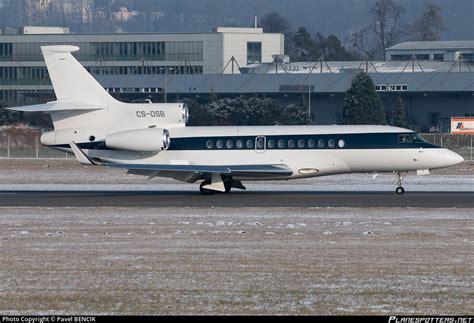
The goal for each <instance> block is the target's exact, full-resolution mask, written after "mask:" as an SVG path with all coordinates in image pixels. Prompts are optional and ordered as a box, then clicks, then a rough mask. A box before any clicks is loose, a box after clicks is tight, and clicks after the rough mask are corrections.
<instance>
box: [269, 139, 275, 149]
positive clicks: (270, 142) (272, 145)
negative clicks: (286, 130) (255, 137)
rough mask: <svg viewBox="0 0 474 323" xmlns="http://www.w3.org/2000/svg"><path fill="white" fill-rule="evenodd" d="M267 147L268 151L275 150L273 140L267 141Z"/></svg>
mask: <svg viewBox="0 0 474 323" xmlns="http://www.w3.org/2000/svg"><path fill="white" fill-rule="evenodd" d="M267 146H268V148H270V149H272V148H275V140H273V139H270V140H268V142H267Z"/></svg>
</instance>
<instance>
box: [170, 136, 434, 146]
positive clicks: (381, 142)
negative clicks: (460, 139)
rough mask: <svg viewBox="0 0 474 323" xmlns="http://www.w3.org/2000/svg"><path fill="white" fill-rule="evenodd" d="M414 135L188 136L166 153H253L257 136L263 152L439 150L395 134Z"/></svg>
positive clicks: (173, 140)
mask: <svg viewBox="0 0 474 323" xmlns="http://www.w3.org/2000/svg"><path fill="white" fill-rule="evenodd" d="M401 134H406V135H412V136H413V135H414V133H363V134H329V135H310V134H309V135H308V134H305V135H270V136H263V135H262V136H218V137H189V138H171V143H170V147H169V148H168V150H255V139H256V138H257V137H265V138H266V150H281V149H292V150H293V149H294V150H298V149H407V148H411V149H413V148H440V147H439V146H436V145H433V144H430V143H428V142H425V141H416V142H410V143H408V142H399V135H401ZM310 139H313V140H314V142H315V145H314V147H312V148H310V147H308V141H309V140H310ZM331 139H333V140H334V147H328V142H329V140H331ZM341 139H342V140H343V141H344V146H343V147H339V145H338V143H339V140H341ZM208 140H212V142H213V146H212V147H211V148H208V147H207V146H206V144H207V141H208ZM219 140H222V144H223V146H222V147H221V148H218V147H217V141H219ZM228 140H232V141H233V142H232V148H227V146H226V144H227V141H228ZM237 140H242V141H243V147H242V148H237V147H236V142H237ZM248 140H251V141H252V142H253V144H252V146H251V147H247V146H246V142H247V141H248ZM270 140H273V142H274V146H273V147H272V148H269V145H268V142H269V141H270ZM279 140H283V141H284V147H282V148H279V147H278V141H279ZM289 140H293V142H294V146H293V147H288V141H289ZM299 140H303V141H304V146H303V147H299V146H298V141H299ZM319 140H323V141H324V147H319V146H318V141H319Z"/></svg>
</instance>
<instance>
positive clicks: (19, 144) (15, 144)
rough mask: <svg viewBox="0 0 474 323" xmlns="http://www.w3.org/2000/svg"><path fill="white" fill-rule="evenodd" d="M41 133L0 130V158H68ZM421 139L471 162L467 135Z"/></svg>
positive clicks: (470, 140) (425, 135) (12, 129)
mask: <svg viewBox="0 0 474 323" xmlns="http://www.w3.org/2000/svg"><path fill="white" fill-rule="evenodd" d="M40 136H41V132H40V131H38V130H32V129H14V128H10V129H8V131H1V130H0V158H1V157H4V158H68V157H69V158H70V157H72V156H71V155H69V154H66V153H64V152H60V151H57V150H54V149H51V148H47V147H44V146H43V145H41V143H40V140H39V138H40ZM421 136H422V137H423V139H425V140H426V141H428V142H431V143H433V144H435V145H439V146H442V147H445V148H448V149H450V150H452V151H455V152H457V153H458V154H460V155H461V156H463V157H464V159H466V160H470V161H473V138H474V136H468V135H452V134H439V133H436V134H435V133H428V134H421Z"/></svg>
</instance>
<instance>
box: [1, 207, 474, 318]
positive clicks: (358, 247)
mask: <svg viewBox="0 0 474 323" xmlns="http://www.w3.org/2000/svg"><path fill="white" fill-rule="evenodd" d="M471 211H472V210H470V209H436V210H431V209H400V208H391V209H388V208H384V209H377V208H366V209H347V208H270V209H265V208H247V209H246V210H245V212H242V209H240V208H205V209H200V208H164V209H148V208H143V209H142V208H130V209H129V208H34V209H33V208H0V214H1V215H0V259H1V260H2V264H1V266H0V277H1V279H0V314H85V313H87V314H385V315H387V314H418V315H426V314H431V315H437V314H451V315H453V314H457V315H462V314H464V315H468V314H472V309H473V308H474V298H473V294H472V293H473V286H474V278H473V275H472V268H473V267H474V252H473V250H474V239H473V236H474V223H473V219H472V212H471Z"/></svg>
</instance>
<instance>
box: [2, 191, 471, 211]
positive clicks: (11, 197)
mask: <svg viewBox="0 0 474 323" xmlns="http://www.w3.org/2000/svg"><path fill="white" fill-rule="evenodd" d="M2 206H3V207H153V208H154V207H422V208H454V207H456V208H472V207H474V192H420V191H416V192H406V193H405V194H404V195H396V194H395V193H394V192H375V191H373V192H351V191H336V192H334V191H333V192H321V191H310V192H308V191H291V192H282V191H275V192H272V191H247V192H238V191H235V192H231V193H230V194H215V195H212V196H202V195H201V194H200V193H199V192H196V191H1V192H0V207H2Z"/></svg>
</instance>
